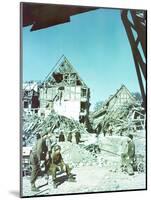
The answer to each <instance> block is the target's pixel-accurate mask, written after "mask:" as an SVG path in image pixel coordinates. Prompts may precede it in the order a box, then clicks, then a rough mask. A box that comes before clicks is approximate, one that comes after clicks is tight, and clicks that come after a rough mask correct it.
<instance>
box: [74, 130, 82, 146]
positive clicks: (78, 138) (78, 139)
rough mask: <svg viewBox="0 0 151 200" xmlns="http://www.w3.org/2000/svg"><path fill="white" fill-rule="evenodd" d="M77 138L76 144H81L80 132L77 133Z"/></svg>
mask: <svg viewBox="0 0 151 200" xmlns="http://www.w3.org/2000/svg"><path fill="white" fill-rule="evenodd" d="M75 138H76V143H77V144H79V142H80V138H81V135H80V133H79V132H76V133H75Z"/></svg>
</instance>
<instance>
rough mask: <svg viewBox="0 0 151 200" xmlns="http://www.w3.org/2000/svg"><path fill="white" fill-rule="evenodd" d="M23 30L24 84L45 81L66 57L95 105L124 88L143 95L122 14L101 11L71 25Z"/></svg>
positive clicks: (73, 20) (75, 18)
mask: <svg viewBox="0 0 151 200" xmlns="http://www.w3.org/2000/svg"><path fill="white" fill-rule="evenodd" d="M30 28H31V27H30V26H29V27H26V28H23V80H24V81H28V80H44V78H45V77H46V76H47V74H48V73H49V72H50V71H51V69H52V68H53V66H54V65H55V64H56V62H57V61H58V59H59V58H60V57H61V56H62V55H63V54H64V55H65V56H66V57H67V59H68V60H69V61H70V62H71V63H72V65H73V66H74V67H75V69H76V70H77V71H78V72H79V74H80V76H81V77H82V79H83V80H84V81H85V83H86V84H87V85H88V87H90V90H91V103H92V107H93V105H94V104H95V103H96V102H97V101H100V100H105V99H107V98H108V97H109V96H110V95H111V94H114V93H115V92H116V90H117V89H119V88H120V86H121V85H122V84H125V85H126V87H127V88H128V89H129V90H130V91H131V92H135V91H138V92H140V89H139V85H138V80H137V76H136V71H135V66H134V61H133V57H132V53H131V49H130V44H129V42H128V38H127V35H126V32H125V29H124V26H123V24H122V21H121V18H120V10H114V9H98V10H95V11H90V12H87V13H82V14H79V15H75V16H72V17H71V22H70V23H65V24H61V25H57V26H53V27H50V28H47V29H42V30H38V31H33V32H30Z"/></svg>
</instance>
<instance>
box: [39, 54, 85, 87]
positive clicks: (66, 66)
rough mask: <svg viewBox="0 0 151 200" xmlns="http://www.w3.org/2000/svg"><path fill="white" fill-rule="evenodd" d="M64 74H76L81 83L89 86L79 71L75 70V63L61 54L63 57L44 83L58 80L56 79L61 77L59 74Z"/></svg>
mask: <svg viewBox="0 0 151 200" xmlns="http://www.w3.org/2000/svg"><path fill="white" fill-rule="evenodd" d="M63 74H76V75H77V78H78V80H79V81H80V82H81V84H82V85H83V86H84V87H86V88H87V85H86V84H85V82H84V81H83V79H82V78H81V77H80V76H79V73H78V72H77V71H76V70H75V68H74V67H73V65H72V64H71V63H70V62H69V60H68V59H67V58H66V57H65V56H64V55H62V56H61V58H60V59H59V60H58V62H57V63H56V65H55V66H54V67H53V68H52V70H51V71H50V73H49V74H48V75H47V76H46V78H45V80H44V82H43V83H48V82H56V79H58V78H59V75H63Z"/></svg>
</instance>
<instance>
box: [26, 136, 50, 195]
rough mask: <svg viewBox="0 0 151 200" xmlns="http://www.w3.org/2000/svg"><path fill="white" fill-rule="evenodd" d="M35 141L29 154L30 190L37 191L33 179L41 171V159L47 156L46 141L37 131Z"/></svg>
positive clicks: (34, 179)
mask: <svg viewBox="0 0 151 200" xmlns="http://www.w3.org/2000/svg"><path fill="white" fill-rule="evenodd" d="M36 138H37V141H36V143H35V145H34V147H33V149H32V152H31V154H30V163H31V168H32V171H31V180H30V182H31V190H32V191H39V190H38V188H36V186H35V181H36V179H37V177H38V175H39V174H40V173H41V166H42V163H41V160H44V161H45V159H46V157H48V155H47V153H48V148H47V146H46V141H45V138H44V137H41V135H40V134H39V133H37V135H36Z"/></svg>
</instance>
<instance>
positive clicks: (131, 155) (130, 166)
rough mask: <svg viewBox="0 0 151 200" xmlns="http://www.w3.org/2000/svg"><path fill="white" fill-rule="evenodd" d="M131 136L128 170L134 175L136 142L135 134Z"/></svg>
mask: <svg viewBox="0 0 151 200" xmlns="http://www.w3.org/2000/svg"><path fill="white" fill-rule="evenodd" d="M128 137H129V138H130V140H129V142H128V152H127V154H128V158H129V159H128V166H127V172H128V174H129V175H134V170H133V165H134V160H135V144H134V141H133V135H132V134H129V136H128Z"/></svg>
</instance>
